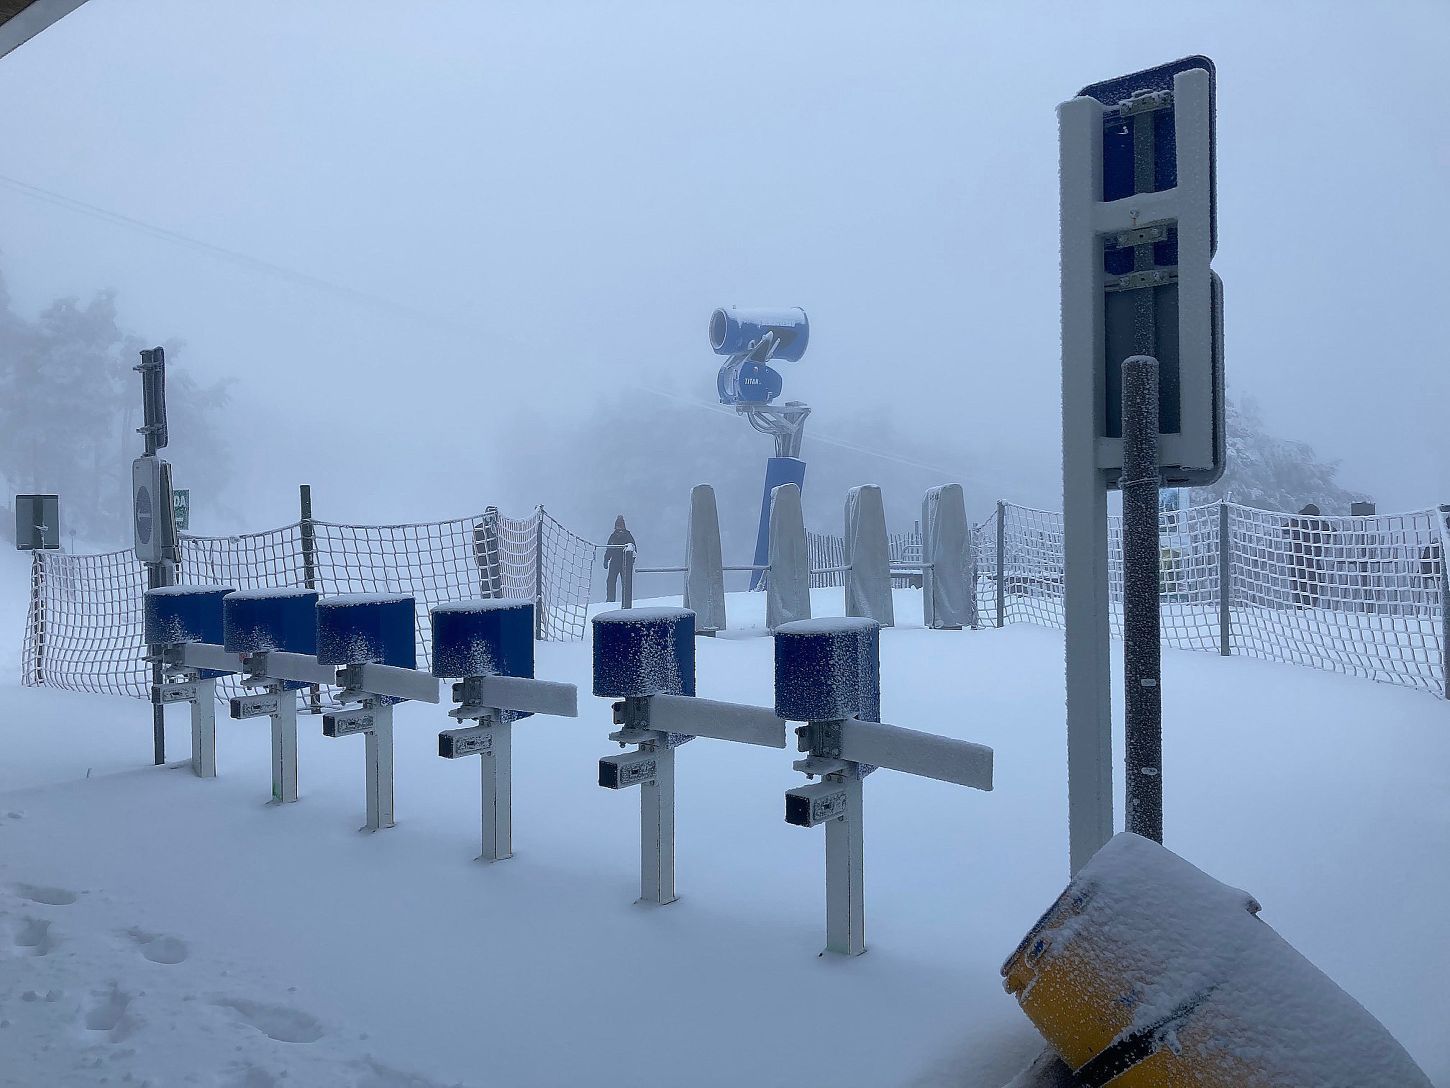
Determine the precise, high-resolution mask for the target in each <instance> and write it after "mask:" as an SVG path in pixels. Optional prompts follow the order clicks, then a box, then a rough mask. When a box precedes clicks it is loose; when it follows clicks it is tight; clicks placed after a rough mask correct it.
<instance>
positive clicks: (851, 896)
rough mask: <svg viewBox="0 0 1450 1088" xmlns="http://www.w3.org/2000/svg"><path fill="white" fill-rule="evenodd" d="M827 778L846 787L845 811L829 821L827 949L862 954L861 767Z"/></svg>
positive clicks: (863, 940) (863, 855) (864, 865)
mask: <svg viewBox="0 0 1450 1088" xmlns="http://www.w3.org/2000/svg"><path fill="white" fill-rule="evenodd" d="M824 781H827V782H832V783H835V782H839V783H840V784H841V785H842V786H843V787H844V788H845V790H846V806H845V812H844V814H843V815H842V816H840V817H839V818H838V819H834V820H829V821H827V823H826V951H827V952H838V953H840V954H842V955H846V956H859V955H861V953H863V952H865V951H866V891H865V871H866V863H865V856H866V848H865V844H866V839H865V834H864V830H863V828H862V818H863V816H864V811H863V807H862V803H861V802H862V790H861V785H862V782H861V773H860V769H859V768H858V767H857V766H856V765H855V764H851V765H850V767H849V770H847V771H846V772H845V773H843V774H833V775H828V776H827V777H826V778H825V780H824Z"/></svg>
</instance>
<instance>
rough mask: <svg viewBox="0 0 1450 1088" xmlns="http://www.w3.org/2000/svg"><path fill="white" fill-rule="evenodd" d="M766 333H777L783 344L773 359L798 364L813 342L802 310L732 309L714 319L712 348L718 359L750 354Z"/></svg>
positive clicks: (798, 308)
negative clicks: (724, 356) (719, 356)
mask: <svg viewBox="0 0 1450 1088" xmlns="http://www.w3.org/2000/svg"><path fill="white" fill-rule="evenodd" d="M766 333H775V335H776V338H777V340H778V341H779V346H778V347H777V348H776V349H775V351H774V352H773V353H772V354H771V356H770V357H771V358H772V359H784V360H785V361H786V362H788V363H798V362H800V358H801V356H802V355H804V354H805V353H806V344H808V343H809V342H810V338H811V323H810V320H809V319H808V318H807V317H806V312H805V311H804V310H802V309H801V308H800V307H799V306H791V307H788V308H786V309H783V310H742V309H739V308H738V307H735V306H731V307H730V308H729V309H723V308H722V309H719V310H716V311H715V312H714V313H713V314H711V315H710V347H711V348H712V349H714V352H715V354H716V355H740V354H742V353H744V352H747V351H750V350H751V347H752V345H756V344H758V343H759V342H760V340H761V338H762V337H764V336H765V334H766ZM759 361H762V362H763V361H764V360H759Z"/></svg>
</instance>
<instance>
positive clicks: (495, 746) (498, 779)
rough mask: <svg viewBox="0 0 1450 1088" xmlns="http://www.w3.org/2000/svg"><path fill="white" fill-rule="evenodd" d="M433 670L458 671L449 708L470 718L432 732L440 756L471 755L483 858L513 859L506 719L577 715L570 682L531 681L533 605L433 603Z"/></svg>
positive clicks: (510, 740)
mask: <svg viewBox="0 0 1450 1088" xmlns="http://www.w3.org/2000/svg"><path fill="white" fill-rule="evenodd" d="M429 618H430V620H431V622H432V624H433V675H434V676H436V677H439V678H443V677H449V678H451V677H455V676H456V677H462V680H461V681H460V682H459V683H457V684H454V685H453V701H454V702H455V703H457V704H458V705H457V706H455V707H454V708H453V709H452V710H450V711H449V712H448V716H449V717H451V718H456V719H457V720H458V721H459V722H460V723H462V722H467V721H471V722H473V723H474V724H473V725H472V726H468V727H466V728H462V729H447V730H444V731H443V732H441V733H439V734H438V754H439V755H440V756H442V757H443V758H444V759H459V758H461V757H463V756H478V757H479V762H480V764H481V770H480V776H481V779H482V796H483V853H482V854H481V855H480V860H482V861H502V860H503V859H505V858H510V857H513V755H512V752H513V723H514V722H516V721H518V720H519V719H520V718H527V717H529V716H530V715H532V714H557V715H560V716H562V717H566V718H575V717H578V715H579V691H578V689H577V688H576V687H575V686H574V685H573V684H556V683H551V682H549V681H547V680H535V679H534V604H533V602H532V601H523V600H476V601H458V602H455V603H452V604H441V605H438V606H436V607H435V608H433V609H432V611H431V612H430V613H429Z"/></svg>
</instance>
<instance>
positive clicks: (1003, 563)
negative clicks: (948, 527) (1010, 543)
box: [997, 499, 1007, 627]
mask: <svg viewBox="0 0 1450 1088" xmlns="http://www.w3.org/2000/svg"><path fill="white" fill-rule="evenodd" d="M1006 567H1007V504H1006V503H1005V502H1003V501H1002V500H1001V499H998V500H997V626H998V627H1001V626H1003V625H1005V624H1006V622H1007V570H1006Z"/></svg>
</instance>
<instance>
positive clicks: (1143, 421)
mask: <svg viewBox="0 0 1450 1088" xmlns="http://www.w3.org/2000/svg"><path fill="white" fill-rule="evenodd" d="M1158 484H1159V479H1158V360H1156V359H1154V358H1151V357H1149V356H1145V355H1135V356H1133V357H1132V358H1130V359H1128V360H1127V361H1126V362H1124V363H1123V482H1122V489H1123V689H1124V691H1123V703H1124V733H1125V744H1124V748H1125V749H1126V752H1125V756H1126V758H1125V764H1126V766H1125V767H1124V772H1125V774H1124V778H1125V783H1126V787H1127V789H1126V800H1127V812H1126V815H1125V820H1126V830H1128V831H1131V832H1133V833H1135V834H1138V835H1142V836H1144V837H1146V838H1150V839H1153V840H1155V841H1156V842H1162V841H1163V688H1162V684H1161V682H1160V681H1161V669H1160V666H1161V661H1162V644H1161V642H1160V638H1161V630H1160V628H1161V622H1160V615H1159V610H1160V606H1161V593H1162V587H1161V585H1160V584H1159V577H1160V570H1159V568H1160V564H1161V558H1162V554H1161V550H1160V549H1161V547H1162V545H1161V543H1160V541H1159V536H1158Z"/></svg>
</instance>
